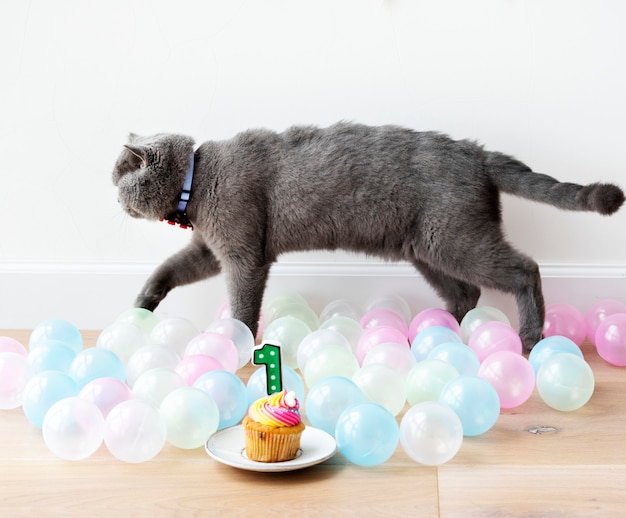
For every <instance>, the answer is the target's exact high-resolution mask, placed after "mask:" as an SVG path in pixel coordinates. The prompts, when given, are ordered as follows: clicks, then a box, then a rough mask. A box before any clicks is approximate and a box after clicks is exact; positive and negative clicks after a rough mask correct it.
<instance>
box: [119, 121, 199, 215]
mask: <svg viewBox="0 0 626 518" xmlns="http://www.w3.org/2000/svg"><path fill="white" fill-rule="evenodd" d="M193 146H194V141H193V139H192V138H191V137H187V136H184V135H173V134H168V133H160V134H158V135H153V136H150V137H140V136H138V135H134V134H132V133H131V134H130V135H129V137H128V143H127V144H125V145H124V150H123V151H122V153H121V154H120V156H119V158H118V159H117V162H116V163H115V167H114V168H113V184H115V185H116V186H117V188H118V200H119V202H120V205H121V206H122V208H123V209H124V210H125V211H126V212H127V213H128V214H130V215H131V216H133V217H135V218H145V219H162V218H165V217H167V215H168V214H170V213H172V212H173V211H174V210H175V209H176V207H177V205H178V199H179V197H180V193H181V191H182V188H183V184H184V181H185V173H186V171H187V167H188V166H189V157H190V156H191V155H192V154H193Z"/></svg>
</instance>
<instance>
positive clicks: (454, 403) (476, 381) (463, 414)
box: [439, 375, 500, 437]
mask: <svg viewBox="0 0 626 518" xmlns="http://www.w3.org/2000/svg"><path fill="white" fill-rule="evenodd" d="M439 402H440V403H443V404H444V405H446V406H448V407H450V408H451V409H452V410H454V412H455V413H456V415H458V416H459V419H460V420H461V424H462V425H463V435H464V436H466V437H474V436H476V435H482V434H483V433H485V432H486V431H488V430H489V429H490V428H491V427H492V426H493V425H494V424H496V421H497V420H498V417H499V416H500V398H499V397H498V393H497V392H496V389H495V388H493V385H491V383H489V382H488V381H487V380H485V379H483V378H479V377H478V376H467V375H464V376H459V377H458V378H455V379H453V380H452V381H450V382H448V383H447V384H446V386H445V387H444V388H443V390H442V391H441V395H440V397H439Z"/></svg>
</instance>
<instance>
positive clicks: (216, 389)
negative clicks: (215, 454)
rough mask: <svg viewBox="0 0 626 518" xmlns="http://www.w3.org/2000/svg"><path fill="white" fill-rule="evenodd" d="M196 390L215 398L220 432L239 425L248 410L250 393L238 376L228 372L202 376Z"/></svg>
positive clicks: (196, 384)
mask: <svg viewBox="0 0 626 518" xmlns="http://www.w3.org/2000/svg"><path fill="white" fill-rule="evenodd" d="M193 386H194V388H197V389H200V390H201V391H202V392H206V393H207V394H208V395H209V396H211V397H212V398H213V401H215V403H216V404H217V408H218V411H219V416H220V420H219V424H218V426H217V429H218V430H221V429H223V428H228V427H229V426H234V425H236V424H237V423H239V422H240V421H241V420H242V419H243V416H244V415H246V411H247V410H248V392H247V391H246V386H245V385H244V384H243V381H241V380H240V379H239V378H238V377H237V376H235V375H234V374H232V373H230V372H227V371H211V372H207V373H206V374H203V375H202V376H200V377H199V378H198V379H197V380H196V381H195V383H194V384H193Z"/></svg>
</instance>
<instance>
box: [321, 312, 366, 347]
mask: <svg viewBox="0 0 626 518" xmlns="http://www.w3.org/2000/svg"><path fill="white" fill-rule="evenodd" d="M321 329H330V330H333V331H338V332H339V333H341V334H342V335H343V336H345V337H346V339H347V340H348V342H350V347H351V348H352V352H353V353H354V354H356V348H357V345H358V343H359V340H360V338H361V335H362V334H363V328H362V327H361V324H359V323H358V322H357V321H356V320H354V319H352V318H349V317H342V316H335V317H331V318H329V319H328V320H326V321H324V322H323V323H322V324H321V325H320V330H321Z"/></svg>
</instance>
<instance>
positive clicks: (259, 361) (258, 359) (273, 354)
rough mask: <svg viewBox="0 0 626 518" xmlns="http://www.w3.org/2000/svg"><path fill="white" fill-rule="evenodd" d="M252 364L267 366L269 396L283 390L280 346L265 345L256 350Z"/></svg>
mask: <svg viewBox="0 0 626 518" xmlns="http://www.w3.org/2000/svg"><path fill="white" fill-rule="evenodd" d="M252 363H254V365H265V374H266V377H267V394H268V395H271V394H274V393H275V392H280V391H281V390H283V380H282V368H281V361H280V347H279V346H278V345H272V344H263V345H261V346H260V347H257V348H256V349H255V350H254V355H253V357H252Z"/></svg>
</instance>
